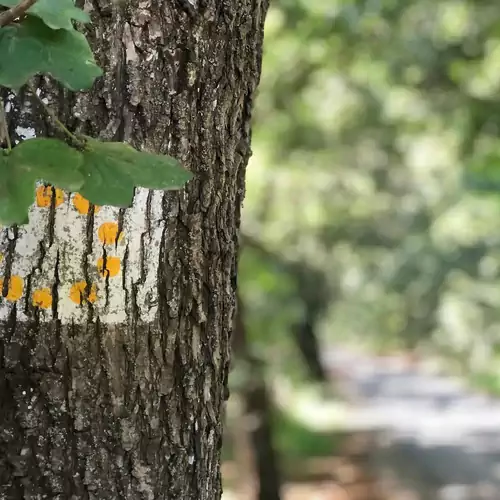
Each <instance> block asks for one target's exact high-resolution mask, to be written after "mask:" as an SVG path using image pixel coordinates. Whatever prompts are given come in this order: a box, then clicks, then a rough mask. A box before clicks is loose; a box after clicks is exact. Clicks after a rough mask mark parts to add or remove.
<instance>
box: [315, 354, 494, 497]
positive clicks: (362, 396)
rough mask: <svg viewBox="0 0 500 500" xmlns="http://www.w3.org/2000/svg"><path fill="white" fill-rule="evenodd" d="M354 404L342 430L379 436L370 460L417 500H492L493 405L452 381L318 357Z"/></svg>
mask: <svg viewBox="0 0 500 500" xmlns="http://www.w3.org/2000/svg"><path fill="white" fill-rule="evenodd" d="M323 357H324V363H325V366H327V367H328V369H329V370H331V371H332V372H333V373H334V374H335V376H336V377H337V380H339V379H340V381H341V386H342V390H343V392H344V393H345V394H348V395H349V396H350V398H351V399H352V400H354V401H356V410H355V411H354V412H353V413H352V416H351V418H350V420H351V422H350V424H351V425H352V426H353V427H355V428H359V429H363V428H375V429H379V430H383V432H382V433H381V434H382V435H383V438H381V439H379V448H378V452H377V459H378V460H377V461H378V462H379V464H380V466H381V470H385V471H389V472H388V474H389V476H391V477H389V476H388V479H389V480H391V481H392V482H394V481H396V482H399V483H401V484H402V483H404V486H405V487H409V489H411V491H413V492H418V496H416V497H414V498H418V499H422V500H500V400H497V399H494V398H492V397H488V396H485V395H480V394H476V393H474V392H473V391H471V390H469V389H467V388H466V387H465V385H464V384H463V382H461V381H460V380H459V379H457V378H453V377H449V376H442V375H438V374H434V373H430V372H429V371H428V370H426V369H425V367H424V366H423V365H419V364H414V365H409V363H407V362H406V361H405V360H404V359H403V358H402V357H396V356H395V357H385V358H381V357H375V356H370V355H367V354H364V353H361V352H355V351H353V350H349V349H346V348H342V347H334V348H331V349H329V350H327V351H326V352H325V353H324V356H323Z"/></svg>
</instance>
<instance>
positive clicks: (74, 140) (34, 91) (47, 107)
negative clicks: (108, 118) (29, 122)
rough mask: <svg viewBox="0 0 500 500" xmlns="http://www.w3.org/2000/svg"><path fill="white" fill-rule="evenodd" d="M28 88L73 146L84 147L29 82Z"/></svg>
mask: <svg viewBox="0 0 500 500" xmlns="http://www.w3.org/2000/svg"><path fill="white" fill-rule="evenodd" d="M28 88H29V89H30V91H31V93H32V94H33V96H34V97H35V99H36V100H37V101H38V102H39V103H40V105H41V106H42V107H43V109H44V110H45V112H46V113H47V115H49V117H50V119H51V120H52V121H53V122H54V125H55V126H56V127H57V128H58V129H59V130H61V132H63V133H64V134H66V135H67V136H68V137H69V138H70V139H71V140H72V141H73V143H74V144H75V146H80V147H84V146H85V142H84V141H82V140H81V139H79V138H78V137H77V136H76V135H75V134H73V133H72V132H70V131H69V130H68V128H67V127H66V126H65V125H64V123H63V122H61V120H59V118H57V116H56V114H55V113H54V111H52V110H51V109H50V108H49V106H47V104H45V103H44V102H43V99H41V98H40V96H39V95H38V94H37V93H36V89H35V88H34V87H33V86H32V85H30V84H28Z"/></svg>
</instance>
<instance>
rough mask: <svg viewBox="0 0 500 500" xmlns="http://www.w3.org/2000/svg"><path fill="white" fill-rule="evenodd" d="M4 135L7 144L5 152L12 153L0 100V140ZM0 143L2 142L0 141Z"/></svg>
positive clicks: (0, 100)
mask: <svg viewBox="0 0 500 500" xmlns="http://www.w3.org/2000/svg"><path fill="white" fill-rule="evenodd" d="M3 135H5V142H6V143H7V151H9V152H10V151H12V143H11V142H10V137H9V127H8V125H7V116H6V115H5V108H4V104H3V101H2V99H0V139H2V136H3ZM0 142H2V141H1V140H0Z"/></svg>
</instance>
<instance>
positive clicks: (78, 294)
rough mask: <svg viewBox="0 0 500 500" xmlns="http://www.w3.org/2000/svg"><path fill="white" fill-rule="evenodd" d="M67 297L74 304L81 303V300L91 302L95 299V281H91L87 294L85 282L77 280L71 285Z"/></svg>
mask: <svg viewBox="0 0 500 500" xmlns="http://www.w3.org/2000/svg"><path fill="white" fill-rule="evenodd" d="M69 298H70V299H71V300H72V301H73V302H74V303H75V304H81V303H82V302H90V303H91V304H93V303H94V302H95V301H96V300H97V287H96V286H95V283H93V284H92V286H91V287H90V291H89V293H88V295H87V282H85V281H78V282H77V283H75V284H74V285H73V286H72V287H71V290H70V291H69Z"/></svg>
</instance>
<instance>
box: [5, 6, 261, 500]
mask: <svg viewBox="0 0 500 500" xmlns="http://www.w3.org/2000/svg"><path fill="white" fill-rule="evenodd" d="M0 3H3V2H0ZM86 6H87V7H88V8H89V13H90V15H91V18H92V24H91V25H90V26H89V27H88V32H87V36H88V38H89V40H90V42H91V46H92V48H93V51H94V54H95V56H96V59H97V62H98V63H99V65H100V67H101V68H102V69H103V73H104V76H103V77H102V78H100V79H99V80H98V81H97V83H96V84H95V85H94V87H93V89H92V90H91V91H90V92H89V93H87V94H73V93H69V92H67V91H65V90H63V89H62V88H60V87H58V86H57V85H56V84H55V83H54V82H53V81H52V80H50V79H48V78H46V77H38V78H37V79H36V81H35V82H34V86H35V88H36V93H37V94H38V95H39V97H40V100H41V101H42V103H43V104H44V105H45V106H47V107H48V108H50V110H51V112H52V113H54V114H56V115H57V116H58V117H59V118H60V119H61V121H62V122H63V123H65V124H67V126H68V127H69V128H70V130H72V131H74V132H78V133H82V134H86V135H88V136H92V137H97V138H99V139H101V140H107V141H109V140H112V141H127V142H129V143H130V144H131V145H133V146H134V147H136V148H139V149H140V148H142V147H145V148H148V149H149V150H153V151H156V152H159V153H168V154H170V155H172V156H174V157H175V158H177V159H178V160H179V161H180V162H181V163H182V164H183V165H184V166H185V167H186V168H187V169H189V170H190V171H192V172H193V173H194V178H193V180H192V181H190V183H189V184H188V186H187V187H186V188H185V190H183V191H181V192H179V193H175V192H174V193H172V192H170V193H164V192H159V191H148V190H145V189H138V190H137V191H136V194H135V197H134V203H133V206H132V207H131V208H128V209H119V208H113V207H110V206H102V207H97V206H93V205H92V204H90V203H89V202H88V201H87V200H86V199H85V198H84V197H82V196H81V195H80V194H78V193H72V194H70V193H67V192H64V191H62V190H60V189H58V188H57V187H52V186H45V185H40V186H39V187H38V188H37V191H36V201H35V204H34V206H32V207H31V209H30V220H29V224H28V225H26V226H19V227H17V226H13V227H10V228H5V229H4V230H3V231H2V233H1V235H0V252H1V254H2V260H1V262H0V266H1V269H0V270H1V275H2V282H1V284H2V295H3V300H2V301H1V304H0V321H1V328H0V399H1V401H2V405H1V408H0V496H1V497H2V498H5V499H7V500H8V499H18V498H59V499H70V498H71V499H74V500H76V499H97V498H110V499H111V498H120V499H121V498H123V499H148V500H150V499H160V498H179V499H197V500H202V499H210V500H212V499H216V498H219V497H220V495H221V484H220V470H219V456H220V446H221V433H222V425H221V409H222V405H223V400H224V396H225V394H226V382H227V372H228V363H229V337H230V333H231V328H232V326H231V325H232V319H233V311H234V305H235V288H236V278H235V276H236V252H237V246H238V240H237V231H238V227H239V222H240V205H241V202H242V199H243V195H244V178H245V167H246V163H247V161H248V158H249V156H250V153H251V152H250V145H249V143H250V118H251V109H252V100H253V97H254V92H255V88H256V86H257V84H258V80H259V75H260V66H261V52H262V37H263V23H264V18H265V14H266V11H267V1H266V0H264V1H262V2H254V1H251V0H243V1H238V2H236V1H230V0H223V1H215V0H205V1H201V0H200V1H190V0H186V1H184V0H183V1H181V0H179V1H173V0H172V1H167V0H161V1H158V2H143V1H139V0H128V1H121V2H116V1H112V0H108V1H104V2H102V1H100V2H88V3H86ZM3 98H4V99H6V100H7V106H6V111H7V121H8V129H9V135H10V137H11V139H12V140H13V141H18V140H23V139H29V138H30V137H33V136H39V135H57V134H58V132H57V131H56V130H55V129H53V127H52V123H53V122H48V121H46V120H44V119H42V118H40V113H38V112H37V110H38V108H39V107H40V106H41V105H42V104H40V102H39V101H37V100H35V99H34V96H33V95H32V93H31V92H30V91H29V90H27V89H21V91H20V92H18V93H17V94H16V95H15V96H13V95H11V94H8V93H7V91H5V92H3ZM103 172H104V174H103V175H105V172H106V171H105V170H103ZM104 179H105V180H104V182H107V183H109V184H110V185H111V184H112V183H116V179H114V178H113V177H112V176H110V175H108V177H107V178H106V177H104Z"/></svg>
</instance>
